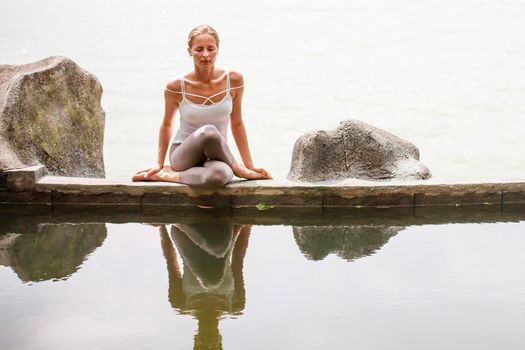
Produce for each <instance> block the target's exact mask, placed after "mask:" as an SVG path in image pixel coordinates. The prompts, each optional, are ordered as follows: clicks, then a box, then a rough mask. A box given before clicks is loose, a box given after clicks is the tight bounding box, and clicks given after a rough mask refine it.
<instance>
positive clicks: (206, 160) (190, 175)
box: [132, 25, 272, 189]
mask: <svg viewBox="0 0 525 350" xmlns="http://www.w3.org/2000/svg"><path fill="white" fill-rule="evenodd" d="M218 52H219V36H218V34H217V32H216V31H215V30H214V29H213V28H212V27H210V26H208V25H202V26H199V27H196V28H194V29H193V30H192V31H191V32H190V34H189V36H188V53H189V55H190V56H191V57H192V58H193V63H194V69H193V71H191V72H189V73H187V74H185V75H184V76H182V77H180V78H178V79H175V80H173V81H171V82H169V83H168V84H167V85H166V88H165V91H164V98H165V109H164V118H163V120H162V124H161V126H160V131H159V145H158V157H157V164H156V165H155V166H153V167H151V168H148V169H145V170H142V171H139V172H137V173H136V174H135V175H134V176H133V177H132V180H133V181H148V180H149V181H169V182H178V183H183V184H187V185H190V186H198V187H206V188H212V189H214V188H218V187H221V186H224V185H225V184H227V183H228V182H230V181H231V180H232V178H233V175H235V176H237V177H240V178H243V179H250V180H252V179H271V178H272V177H271V175H270V174H269V173H268V172H267V171H266V170H264V169H262V168H257V167H255V166H254V165H253V161H252V157H251V154H250V148H249V146H248V137H247V135H246V129H245V127H244V123H243V119H242V95H243V91H244V86H243V76H242V74H240V73H238V72H234V71H226V70H224V69H221V68H218V67H216V66H215V61H216V59H217V54H218ZM177 111H178V112H179V114H180V128H179V130H178V131H177V132H176V134H175V137H174V138H173V139H172V131H173V122H174V119H175V115H176V114H177ZM228 124H230V125H231V130H232V135H233V137H234V139H235V143H236V145H237V148H238V150H239V154H240V156H241V158H242V163H239V162H237V161H236V160H235V159H234V157H233V155H232V153H231V151H230V149H229V148H228V145H227V143H226V135H227V129H228ZM166 153H168V157H169V161H170V166H165V165H164V160H165V158H166Z"/></svg>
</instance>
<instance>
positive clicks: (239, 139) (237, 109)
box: [230, 72, 253, 169]
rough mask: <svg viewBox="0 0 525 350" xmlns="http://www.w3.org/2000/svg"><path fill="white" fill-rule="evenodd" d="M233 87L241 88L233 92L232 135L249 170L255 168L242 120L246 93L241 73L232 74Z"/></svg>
mask: <svg viewBox="0 0 525 350" xmlns="http://www.w3.org/2000/svg"><path fill="white" fill-rule="evenodd" d="M231 82H232V87H233V88H235V87H239V88H236V89H234V90H232V92H231V94H232V96H233V110H232V113H231V116H230V117H231V119H230V124H231V128H232V135H233V138H234V140H235V144H236V145H237V149H238V150H239V154H240V155H241V159H242V162H243V164H244V166H245V167H247V168H248V169H252V168H253V161H252V156H251V153H250V148H249V145H248V135H247V134H246V128H245V127H244V121H243V120H242V96H243V93H244V87H242V86H244V79H243V77H242V75H241V74H240V73H236V72H231Z"/></svg>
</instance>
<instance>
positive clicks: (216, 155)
mask: <svg viewBox="0 0 525 350" xmlns="http://www.w3.org/2000/svg"><path fill="white" fill-rule="evenodd" d="M169 158H170V164H171V168H172V169H173V170H175V171H183V170H186V169H189V168H191V167H194V166H198V165H201V164H202V163H203V162H204V161H206V160H207V159H209V160H219V161H221V162H224V163H226V164H227V165H229V166H230V167H231V169H232V170H233V173H234V174H235V175H236V176H238V177H240V178H243V179H249V180H253V179H265V178H267V177H265V176H264V175H263V174H261V173H258V172H257V171H254V170H251V169H248V168H246V167H245V166H244V165H242V164H239V163H237V162H236V161H235V159H234V158H233V155H232V153H231V151H230V149H229V148H228V144H227V143H226V140H225V139H224V138H223V137H222V135H221V134H220V132H219V130H217V128H216V127H214V126H213V125H204V126H203V127H201V128H199V129H197V130H196V131H195V132H194V133H193V134H191V135H190V136H189V137H188V138H187V139H186V140H184V142H182V143H181V144H180V145H179V146H177V147H176V148H175V149H173V148H172V149H171V150H170V156H169ZM183 183H186V182H183Z"/></svg>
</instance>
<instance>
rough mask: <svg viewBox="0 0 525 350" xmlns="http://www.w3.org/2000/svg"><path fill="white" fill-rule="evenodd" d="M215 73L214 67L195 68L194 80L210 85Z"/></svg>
mask: <svg viewBox="0 0 525 350" xmlns="http://www.w3.org/2000/svg"><path fill="white" fill-rule="evenodd" d="M214 73H215V67H213V66H211V67H209V68H202V67H197V66H195V78H197V80H198V81H200V82H203V83H210V82H211V80H212V79H213V76H214Z"/></svg>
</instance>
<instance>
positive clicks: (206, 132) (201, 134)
mask: <svg viewBox="0 0 525 350" xmlns="http://www.w3.org/2000/svg"><path fill="white" fill-rule="evenodd" d="M195 136H196V137H198V138H199V139H200V140H201V142H203V143H215V142H220V141H221V140H222V135H221V133H220V132H219V129H217V128H216V127H215V126H213V125H204V126H202V127H200V128H199V129H198V130H197V131H195Z"/></svg>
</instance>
